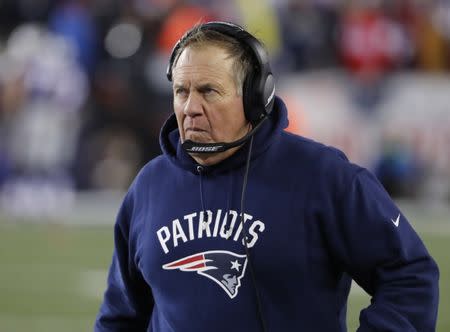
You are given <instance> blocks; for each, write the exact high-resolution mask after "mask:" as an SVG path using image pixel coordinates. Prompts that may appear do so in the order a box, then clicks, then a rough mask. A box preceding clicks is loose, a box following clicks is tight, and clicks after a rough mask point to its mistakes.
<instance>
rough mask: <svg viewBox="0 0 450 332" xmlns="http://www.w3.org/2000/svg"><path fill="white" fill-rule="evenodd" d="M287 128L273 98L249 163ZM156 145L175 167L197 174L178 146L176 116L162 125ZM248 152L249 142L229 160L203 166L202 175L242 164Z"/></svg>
mask: <svg viewBox="0 0 450 332" xmlns="http://www.w3.org/2000/svg"><path fill="white" fill-rule="evenodd" d="M287 126H288V118H287V109H286V105H285V104H284V102H283V101H282V100H281V98H279V97H277V96H276V97H275V103H274V109H273V111H272V113H271V114H270V116H269V119H267V120H266V121H265V122H264V123H263V124H262V125H261V128H259V130H258V131H257V132H256V133H255V135H254V140H253V149H252V156H251V160H253V159H255V158H257V157H258V156H259V155H260V154H261V153H263V152H264V151H265V150H267V148H268V147H269V146H270V145H271V144H272V143H273V142H274V140H276V139H277V138H278V136H279V134H280V133H281V131H282V130H283V129H285V128H286V127H287ZM159 142H160V145H161V150H162V151H163V153H164V155H165V156H166V157H167V158H168V159H169V160H170V161H171V162H172V163H173V164H175V165H176V166H178V167H180V168H183V169H185V170H188V171H190V172H192V173H195V174H197V166H198V164H197V162H196V161H195V160H194V159H193V158H192V157H191V156H190V155H189V154H188V153H187V152H186V151H185V150H184V149H183V148H182V147H181V143H180V133H179V131H178V125H177V120H176V117H175V114H172V115H171V116H170V117H169V118H168V119H167V121H166V122H165V123H164V125H163V127H162V129H161V133H160V137H159ZM247 152H248V141H247V143H245V144H244V146H242V147H241V148H240V149H239V150H238V151H236V153H234V154H233V155H231V156H230V157H229V158H227V159H225V160H223V161H221V162H220V163H217V164H215V165H211V166H203V169H204V172H205V173H209V174H211V173H216V172H219V173H220V172H225V171H228V170H231V169H234V168H238V167H242V166H243V165H244V164H245V161H246V158H247Z"/></svg>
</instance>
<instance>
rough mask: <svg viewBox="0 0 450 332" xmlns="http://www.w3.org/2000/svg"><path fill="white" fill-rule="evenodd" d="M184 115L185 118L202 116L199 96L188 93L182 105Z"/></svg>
mask: <svg viewBox="0 0 450 332" xmlns="http://www.w3.org/2000/svg"><path fill="white" fill-rule="evenodd" d="M184 114H185V115H186V116H190V117H195V116H199V115H202V114H203V104H202V99H201V96H199V95H198V94H196V93H190V94H189V97H188V99H187V101H186V104H185V105H184Z"/></svg>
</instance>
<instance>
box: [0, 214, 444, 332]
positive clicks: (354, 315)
mask: <svg viewBox="0 0 450 332" xmlns="http://www.w3.org/2000/svg"><path fill="white" fill-rule="evenodd" d="M421 224H422V225H424V224H423V223H421ZM420 229H421V231H420V233H421V235H422V237H423V239H424V241H425V243H426V245H427V247H428V248H429V250H430V251H431V253H432V255H433V256H434V257H435V258H436V260H437V261H438V264H439V267H440V269H441V283H440V287H441V302H440V312H439V320H438V329H437V331H441V332H447V331H450V283H449V281H450V259H449V253H450V232H449V231H448V230H449V229H450V227H443V229H444V230H440V231H436V229H434V230H433V229H432V230H427V231H423V229H425V228H424V227H422V228H420ZM445 229H446V230H445ZM111 251H112V229H111V227H74V226H61V225H56V224H41V225H31V224H23V223H10V222H5V221H3V222H0V331H2V332H3V331H5V332H24V331H27V332H29V331H45V332H56V331H64V332H71V331H74V332H75V331H77V332H80V331H91V330H92V324H93V321H94V318H95V314H96V312H97V309H98V306H99V304H100V301H101V296H102V292H103V290H104V285H105V277H106V275H105V274H106V271H107V268H108V265H109V262H110V257H111ZM367 304H368V297H367V296H366V295H365V294H363V293H362V292H358V291H356V292H352V294H351V296H350V304H349V315H348V321H349V331H355V330H356V328H357V326H358V313H359V310H360V309H361V308H363V307H365V306H367Z"/></svg>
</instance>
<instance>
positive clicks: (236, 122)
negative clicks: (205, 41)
mask: <svg viewBox="0 0 450 332" xmlns="http://www.w3.org/2000/svg"><path fill="white" fill-rule="evenodd" d="M232 64H233V60H232V59H231V58H229V57H228V55H227V54H226V53H225V52H224V50H223V49H222V48H220V47H218V46H210V45H208V46H205V47H201V48H195V47H187V48H185V49H184V50H183V51H182V53H181V55H180V57H179V58H178V61H177V64H176V66H175V68H174V69H173V93H174V97H173V98H174V99H173V100H174V110H175V115H176V118H177V122H178V128H179V130H180V136H181V140H182V142H184V141H185V140H188V139H189V140H192V141H194V142H197V143H217V142H231V141H234V140H237V139H239V138H241V137H242V136H244V135H245V134H246V133H247V131H248V126H249V125H248V122H247V120H246V119H245V115H244V107H243V103H242V96H241V95H239V94H238V92H237V87H236V83H235V80H234V79H233V77H234V76H233V74H234V73H233V69H232Z"/></svg>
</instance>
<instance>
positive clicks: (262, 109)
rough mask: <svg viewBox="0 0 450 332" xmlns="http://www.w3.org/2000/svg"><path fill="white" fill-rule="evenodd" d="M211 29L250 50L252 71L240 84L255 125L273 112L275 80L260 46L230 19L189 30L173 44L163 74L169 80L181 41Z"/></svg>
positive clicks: (264, 52) (249, 119)
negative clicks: (198, 31)
mask: <svg viewBox="0 0 450 332" xmlns="http://www.w3.org/2000/svg"><path fill="white" fill-rule="evenodd" d="M198 28H199V29H202V30H213V31H217V32H219V33H222V34H224V35H226V36H229V37H231V38H234V39H235V40H237V41H238V42H240V43H241V44H242V45H243V46H244V47H245V48H246V49H247V50H249V51H250V53H251V57H252V62H253V70H251V71H250V73H249V74H248V75H247V77H246V78H245V81H244V85H243V104H244V112H245V117H246V119H247V120H248V121H249V122H250V123H252V125H253V126H254V127H255V126H257V125H258V124H259V123H260V122H261V120H263V119H265V118H267V116H268V115H269V114H270V113H271V112H272V109H273V104H274V100H275V98H274V97H275V82H274V78H273V75H272V71H271V69H270V64H269V56H268V54H267V52H266V50H265V49H264V47H263V45H262V44H261V43H260V42H259V40H258V39H256V38H255V37H254V36H253V35H251V34H250V33H248V32H247V31H245V30H244V29H243V28H242V27H240V26H239V25H237V24H234V23H229V22H219V21H213V22H207V23H203V24H201V25H200V27H196V28H194V29H191V30H189V31H188V32H186V34H185V35H184V36H183V37H181V39H180V40H178V42H177V43H176V44H175V46H174V48H173V50H172V54H171V56H170V62H169V65H168V66H167V71H166V75H167V78H168V79H169V81H172V67H173V64H174V61H175V59H176V57H177V55H178V52H179V51H180V50H179V49H180V47H181V45H182V43H183V41H184V40H186V39H187V38H188V37H190V36H191V35H192V33H193V32H194V31H196V30H197V29H198Z"/></svg>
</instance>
